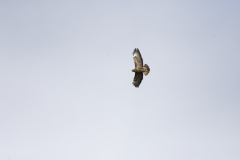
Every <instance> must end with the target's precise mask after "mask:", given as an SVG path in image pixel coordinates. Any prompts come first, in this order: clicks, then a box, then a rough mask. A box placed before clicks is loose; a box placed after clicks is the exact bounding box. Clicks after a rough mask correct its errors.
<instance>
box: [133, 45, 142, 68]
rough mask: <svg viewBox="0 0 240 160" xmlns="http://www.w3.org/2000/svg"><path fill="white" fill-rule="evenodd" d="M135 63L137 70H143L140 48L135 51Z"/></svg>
mask: <svg viewBox="0 0 240 160" xmlns="http://www.w3.org/2000/svg"><path fill="white" fill-rule="evenodd" d="M133 61H134V64H135V68H142V66H143V59H142V56H141V53H140V51H139V49H138V48H135V49H134V51H133Z"/></svg>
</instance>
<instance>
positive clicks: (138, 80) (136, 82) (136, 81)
mask: <svg viewBox="0 0 240 160" xmlns="http://www.w3.org/2000/svg"><path fill="white" fill-rule="evenodd" d="M142 80H143V73H142V72H135V76H134V79H133V85H134V86H135V87H139V85H140V84H141V82H142Z"/></svg>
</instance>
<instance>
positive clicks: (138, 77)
mask: <svg viewBox="0 0 240 160" xmlns="http://www.w3.org/2000/svg"><path fill="white" fill-rule="evenodd" d="M133 61H134V64H135V68H134V69H133V70H132V72H135V76H134V78H133V83H132V84H133V85H134V86H135V87H139V85H140V84H141V82H142V79H143V74H144V75H145V76H146V75H148V73H149V72H150V68H149V67H148V65H147V64H144V66H143V59H142V56H141V53H140V51H139V49H138V48H135V49H134V51H133Z"/></svg>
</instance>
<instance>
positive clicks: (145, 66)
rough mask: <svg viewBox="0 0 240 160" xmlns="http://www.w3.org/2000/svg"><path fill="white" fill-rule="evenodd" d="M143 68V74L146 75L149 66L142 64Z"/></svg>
mask: <svg viewBox="0 0 240 160" xmlns="http://www.w3.org/2000/svg"><path fill="white" fill-rule="evenodd" d="M143 68H144V69H145V72H143V74H144V75H145V76H146V75H148V73H149V72H150V68H149V66H148V65H147V64H144V66H143Z"/></svg>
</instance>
